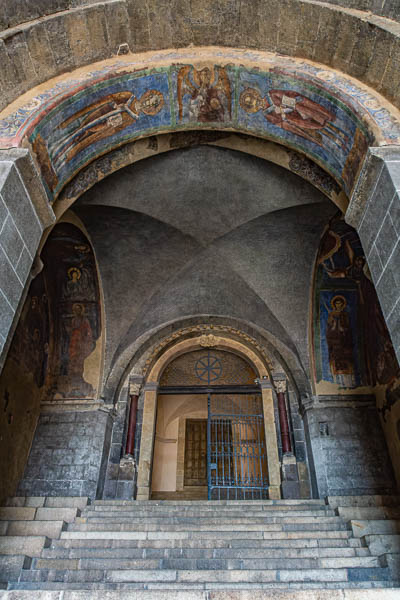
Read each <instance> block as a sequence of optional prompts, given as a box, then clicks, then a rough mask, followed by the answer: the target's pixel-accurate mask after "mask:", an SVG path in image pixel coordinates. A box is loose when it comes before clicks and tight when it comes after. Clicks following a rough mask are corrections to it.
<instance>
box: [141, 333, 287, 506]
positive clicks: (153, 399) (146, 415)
mask: <svg viewBox="0 0 400 600" xmlns="http://www.w3.org/2000/svg"><path fill="white" fill-rule="evenodd" d="M205 347H212V348H215V349H220V350H227V351H229V352H231V353H234V354H237V355H238V356H241V357H243V358H245V359H246V360H247V361H248V362H249V363H250V364H251V365H252V366H253V368H254V371H255V372H256V373H257V375H258V378H259V381H260V387H261V393H262V402H263V411H264V426H265V437H266V448H267V461H268V471H269V484H270V485H269V497H270V498H272V499H274V498H280V465H279V457H278V445H277V437H276V428H275V416H274V402H273V387H272V383H271V380H270V373H269V369H268V366H267V365H266V363H265V361H264V360H262V358H261V357H260V355H259V354H258V353H257V352H256V351H255V350H254V349H252V348H251V347H249V346H247V345H246V344H244V343H243V342H242V341H237V340H235V339H232V338H230V337H227V336H224V335H212V334H209V335H201V336H198V337H194V338H191V339H186V340H183V341H178V342H177V343H176V344H174V345H173V346H172V347H171V348H169V349H167V350H166V351H165V352H164V353H163V354H162V355H161V356H160V357H159V358H158V360H157V361H156V362H155V364H154V365H153V367H152V369H151V371H150V372H149V375H148V377H147V380H146V383H145V385H144V411H143V424H142V440H141V449H140V459H139V465H138V482H137V486H138V490H137V499H138V500H148V499H149V498H150V493H151V492H150V490H151V472H152V460H153V452H154V436H155V425H156V410H157V393H158V387H159V382H160V378H161V376H162V373H163V371H164V370H165V368H166V367H167V365H168V364H170V363H171V361H172V360H174V359H175V358H177V357H179V356H180V355H182V354H185V353H187V352H190V351H193V350H197V349H201V348H203V349H204V348H205Z"/></svg>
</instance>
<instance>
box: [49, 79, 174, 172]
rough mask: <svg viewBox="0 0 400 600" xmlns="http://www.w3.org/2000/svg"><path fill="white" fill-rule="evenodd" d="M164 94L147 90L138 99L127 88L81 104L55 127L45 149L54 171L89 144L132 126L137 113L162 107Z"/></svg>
mask: <svg viewBox="0 0 400 600" xmlns="http://www.w3.org/2000/svg"><path fill="white" fill-rule="evenodd" d="M163 105H164V96H163V94H162V93H161V92H160V91H158V90H154V89H152V90H148V91H147V92H145V93H144V94H143V95H142V96H141V97H140V98H138V97H136V96H135V95H134V94H133V93H132V92H131V91H128V90H127V91H120V92H115V93H113V94H108V95H107V96H104V97H103V98H101V99H100V100H97V101H96V102H92V103H91V104H89V105H88V106H85V107H84V108H83V109H82V110H80V111H78V112H77V113H75V114H74V115H73V116H72V117H70V118H69V119H66V120H65V121H63V122H62V123H61V124H60V125H59V128H58V133H56V135H55V137H54V138H53V141H52V142H51V143H50V145H49V148H48V152H49V156H50V157H51V162H52V165H53V167H54V169H55V170H58V169H60V167H61V166H62V165H63V163H64V162H69V161H70V160H72V159H73V158H74V157H75V156H76V155H77V154H79V153H80V152H81V151H82V150H84V149H85V148H88V147H89V146H90V145H92V144H94V143H96V142H99V141H100V140H104V139H107V138H109V137H111V136H112V135H114V134H116V133H119V132H121V131H122V130H124V129H126V128H127V127H129V125H132V124H133V123H134V122H135V121H137V120H138V119H139V118H140V115H141V113H143V114H145V115H148V116H154V115H156V114H157V113H158V112H160V110H161V109H162V107H163Z"/></svg>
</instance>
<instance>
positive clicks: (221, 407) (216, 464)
mask: <svg viewBox="0 0 400 600" xmlns="http://www.w3.org/2000/svg"><path fill="white" fill-rule="evenodd" d="M207 483H208V499H209V500H264V499H267V498H268V476H267V453H266V445H265V431H264V415H263V407H262V400H261V395H259V394H251V395H248V394H245V395H243V394H229V395H226V394H208V420H207Z"/></svg>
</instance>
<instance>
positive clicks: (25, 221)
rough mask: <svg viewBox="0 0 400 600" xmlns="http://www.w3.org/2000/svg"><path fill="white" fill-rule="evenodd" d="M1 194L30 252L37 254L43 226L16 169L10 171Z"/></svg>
mask: <svg viewBox="0 0 400 600" xmlns="http://www.w3.org/2000/svg"><path fill="white" fill-rule="evenodd" d="M1 192H2V197H3V200H4V202H5V203H6V206H7V208H8V210H9V211H10V213H11V215H12V217H13V219H14V223H15V225H16V227H17V229H18V231H19V233H20V234H21V237H22V239H23V240H24V242H25V244H26V246H27V248H28V250H29V251H30V253H31V254H32V255H34V254H36V250H37V247H38V244H39V240H40V237H41V235H42V226H41V224H40V222H39V220H38V217H37V215H36V211H35V209H34V207H33V205H32V202H31V200H30V199H29V197H28V194H27V191H26V189H25V187H24V185H23V183H22V180H21V178H20V176H19V174H18V172H17V170H16V168H15V167H13V168H12V169H11V170H10V172H9V174H8V177H7V179H6V181H5V182H4V185H3V187H2V190H1Z"/></svg>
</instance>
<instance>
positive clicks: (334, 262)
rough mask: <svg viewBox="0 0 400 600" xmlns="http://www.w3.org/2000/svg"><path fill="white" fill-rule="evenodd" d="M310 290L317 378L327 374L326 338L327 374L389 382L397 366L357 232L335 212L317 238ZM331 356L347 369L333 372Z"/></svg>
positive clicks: (356, 381) (350, 382)
mask: <svg viewBox="0 0 400 600" xmlns="http://www.w3.org/2000/svg"><path fill="white" fill-rule="evenodd" d="M327 294H330V295H331V296H333V297H332V300H331V308H330V309H328V307H327V306H326V295H327ZM315 295H316V298H315V307H316V311H317V314H319V319H317V320H316V321H314V327H315V328H316V331H315V335H314V337H315V339H316V340H318V339H319V345H317V346H316V349H315V351H316V358H317V380H322V379H326V373H327V365H326V364H325V362H324V360H325V359H324V352H323V349H324V345H325V344H326V346H327V348H328V356H329V372H330V379H328V380H331V381H333V382H335V383H340V385H342V386H344V387H354V386H356V385H371V386H375V385H384V384H388V385H389V386H390V385H392V384H394V382H395V380H396V379H397V378H398V377H399V376H400V371H399V366H398V363H397V359H396V355H395V351H394V348H393V345H392V342H391V339H390V336H389V332H388V330H387V327H386V323H385V319H384V317H383V314H382V310H381V307H380V304H379V300H378V296H377V294H376V290H375V286H374V284H373V282H372V280H371V276H370V273H369V270H368V266H367V263H366V259H365V256H364V251H363V248H362V246H361V242H360V239H359V237H358V235H357V232H356V231H355V230H354V229H353V228H352V227H350V226H349V225H347V223H345V222H344V220H343V218H342V217H341V216H340V215H336V216H335V217H333V218H332V219H331V221H330V223H329V226H328V228H327V230H326V231H325V233H324V235H323V237H322V239H321V243H320V247H319V252H318V257H317V269H316V277H315ZM327 311H328V313H329V316H328V318H327V322H326V323H325V317H324V315H326V313H327ZM339 334H340V335H339ZM339 348H341V349H340V350H339ZM336 356H339V362H340V363H342V364H341V367H340V369H341V370H342V371H343V369H344V370H346V371H347V372H346V373H345V372H343V373H339V372H338V363H337V361H336ZM351 362H352V364H353V367H352V369H353V370H351V367H350V364H351ZM345 363H347V366H346V364H345ZM338 375H340V377H338ZM343 375H346V377H344V378H343ZM350 376H351V377H350ZM339 379H340V381H339Z"/></svg>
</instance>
